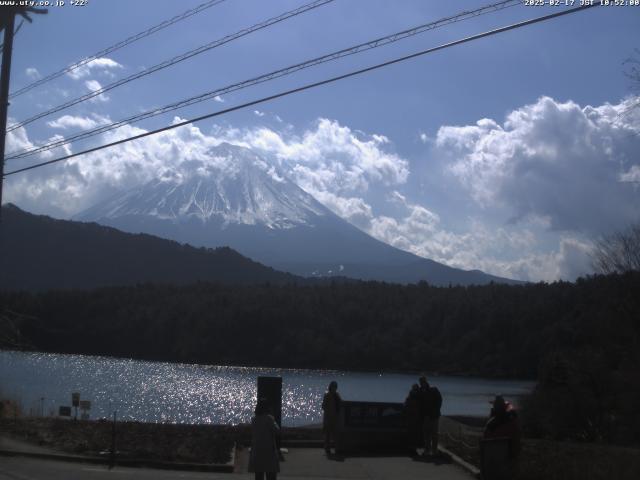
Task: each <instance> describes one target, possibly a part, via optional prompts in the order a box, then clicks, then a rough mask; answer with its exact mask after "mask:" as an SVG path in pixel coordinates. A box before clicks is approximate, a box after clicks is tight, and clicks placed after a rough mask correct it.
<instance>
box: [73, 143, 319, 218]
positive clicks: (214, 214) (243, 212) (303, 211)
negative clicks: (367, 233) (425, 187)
mask: <svg viewBox="0 0 640 480" xmlns="http://www.w3.org/2000/svg"><path fill="white" fill-rule="evenodd" d="M209 153H210V161H208V162H206V163H205V162H202V161H189V162H184V163H183V164H182V165H181V166H180V169H179V170H177V171H170V172H166V173H165V174H164V175H163V177H162V178H160V179H158V180H153V181H151V182H149V183H147V184H145V185H143V186H142V187H141V188H136V189H133V190H130V191H128V192H126V193H124V194H119V195H117V196H116V197H114V198H112V199H111V200H109V201H107V202H104V203H102V204H99V205H97V206H95V207H93V208H90V209H88V210H86V211H84V212H83V213H81V214H80V215H78V216H77V217H76V219H77V220H93V219H115V218H118V217H124V216H130V215H143V216H150V217H155V218H157V219H160V220H171V221H184V220H191V219H198V220H200V221H202V222H203V223H206V222H208V221H210V220H212V219H216V220H219V221H220V220H221V223H222V226H223V228H224V227H226V226H228V225H229V224H244V225H264V226H266V227H268V228H271V229H279V228H280V229H283V228H284V229H286V228H292V227H294V226H296V225H308V224H310V223H311V222H312V221H313V219H314V218H315V217H317V216H323V215H327V214H330V212H329V210H328V209H327V208H326V207H324V206H323V205H322V204H320V203H319V202H318V201H316V200H315V199H314V198H313V197H312V196H311V195H309V194H308V193H306V192H305V191H304V190H302V189H301V188H299V187H298V186H297V185H295V184H294V183H293V182H291V181H290V180H288V179H287V178H286V177H284V176H280V175H279V174H278V173H277V171H276V168H275V166H273V165H269V164H268V163H267V162H266V161H265V160H264V159H262V158H261V157H259V156H258V155H256V154H255V153H253V152H252V151H251V150H249V149H246V148H242V147H236V146H232V145H229V144H221V145H220V146H218V147H214V148H212V149H211V150H210V151H209Z"/></svg>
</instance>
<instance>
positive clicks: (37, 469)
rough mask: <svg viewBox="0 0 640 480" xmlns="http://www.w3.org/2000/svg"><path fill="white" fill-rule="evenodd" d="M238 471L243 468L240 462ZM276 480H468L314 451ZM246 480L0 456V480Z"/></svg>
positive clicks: (408, 462)
mask: <svg viewBox="0 0 640 480" xmlns="http://www.w3.org/2000/svg"><path fill="white" fill-rule="evenodd" d="M240 460H241V462H240V469H241V470H243V471H245V472H246V467H245V466H244V465H243V462H242V459H240ZM281 467H282V472H281V474H280V475H279V477H281V478H283V479H286V480H303V479H313V480H325V479H326V480H329V479H339V480H341V479H345V480H361V479H362V480H368V479H371V480H424V479H425V478H428V479H432V480H469V479H470V478H471V477H470V476H469V475H468V474H467V473H465V472H464V471H463V470H462V469H461V468H459V467H457V466H456V465H452V464H449V463H444V462H422V461H417V460H412V459H411V458H408V457H349V458H334V459H327V458H326V457H325V456H324V453H323V452H322V450H319V449H292V450H291V451H290V452H289V453H288V454H287V455H286V456H285V462H283V463H282V465H281ZM45 479H46V480H105V479H113V480H134V479H135V480H155V479H157V480H165V479H166V480H168V479H186V480H190V479H193V480H199V479H208V480H215V479H219V480H249V479H253V475H252V474H248V473H240V474H238V473H200V472H179V471H169V470H151V469H144V468H122V467H116V468H115V469H113V470H108V469H107V468H106V467H104V466H101V465H89V464H81V463H67V462H60V461H49V460H35V459H29V458H24V457H0V480H45Z"/></svg>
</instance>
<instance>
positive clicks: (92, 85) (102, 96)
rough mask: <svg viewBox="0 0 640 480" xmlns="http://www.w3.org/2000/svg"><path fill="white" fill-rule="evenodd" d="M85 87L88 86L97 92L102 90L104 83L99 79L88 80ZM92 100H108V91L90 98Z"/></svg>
mask: <svg viewBox="0 0 640 480" xmlns="http://www.w3.org/2000/svg"><path fill="white" fill-rule="evenodd" d="M84 85H85V87H87V88H88V89H89V90H90V91H92V92H97V91H98V90H102V85H100V82H99V81H97V80H86V81H85V82H84ZM89 101H90V102H108V101H109V97H108V96H107V94H106V93H101V94H100V95H97V96H95V97H93V98H91V99H90V100H89Z"/></svg>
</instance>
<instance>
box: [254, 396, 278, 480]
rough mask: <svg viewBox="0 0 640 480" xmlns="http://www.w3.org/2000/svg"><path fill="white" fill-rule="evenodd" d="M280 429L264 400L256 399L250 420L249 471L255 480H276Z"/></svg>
mask: <svg viewBox="0 0 640 480" xmlns="http://www.w3.org/2000/svg"><path fill="white" fill-rule="evenodd" d="M279 431H280V428H279V427H278V424H277V423H276V421H275V419H274V418H273V416H272V415H271V409H270V407H269V404H268V402H267V401H266V400H265V399H262V398H261V399H258V402H257V404H256V410H255V416H254V417H253V418H252V419H251V432H252V435H251V455H250V456H249V471H250V472H254V473H255V478H256V480H264V478H265V474H266V478H267V480H276V478H277V475H278V472H279V471H280V455H279V454H278V453H279V452H278V447H277V444H276V436H277V435H278V433H279Z"/></svg>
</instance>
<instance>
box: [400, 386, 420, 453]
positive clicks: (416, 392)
mask: <svg viewBox="0 0 640 480" xmlns="http://www.w3.org/2000/svg"><path fill="white" fill-rule="evenodd" d="M404 412H405V416H406V419H407V434H408V437H409V438H408V445H409V448H410V450H411V452H412V453H413V454H414V455H415V454H416V453H417V452H416V448H418V447H420V446H422V444H423V443H422V442H423V440H422V399H421V396H420V387H419V386H418V384H417V383H414V384H413V385H412V387H411V390H410V391H409V395H407V399H406V400H405V401H404Z"/></svg>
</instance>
